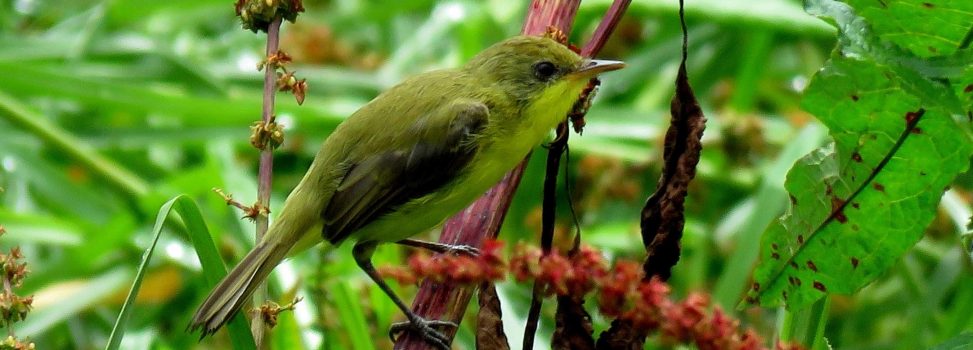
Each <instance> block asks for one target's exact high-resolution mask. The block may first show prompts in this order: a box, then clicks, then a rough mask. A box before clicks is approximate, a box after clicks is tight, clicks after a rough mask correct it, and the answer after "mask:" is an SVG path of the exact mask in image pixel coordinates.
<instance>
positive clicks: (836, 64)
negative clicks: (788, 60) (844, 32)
mask: <svg viewBox="0 0 973 350" xmlns="http://www.w3.org/2000/svg"><path fill="white" fill-rule="evenodd" d="M949 93H950V91H948V89H947V88H946V87H945V86H943V85H937V84H936V83H933V82H931V81H929V80H926V79H924V78H922V77H921V76H919V75H918V74H916V73H914V72H910V71H908V70H907V69H906V68H903V67H900V66H892V65H885V64H880V63H876V62H874V61H869V60H859V59H857V58H846V57H841V56H840V52H839V53H838V54H837V55H836V56H835V57H833V58H832V59H831V61H830V62H829V64H828V65H827V66H826V67H825V68H824V69H823V70H821V71H820V72H819V73H818V74H817V76H815V77H814V79H813V80H812V82H811V84H810V85H809V86H808V89H807V92H806V95H805V97H804V100H803V102H802V105H803V107H804V108H805V109H806V110H807V111H808V112H811V113H812V114H814V115H815V116H817V117H818V118H819V119H820V120H821V122H822V123H823V124H825V125H826V126H827V127H828V128H829V129H830V133H831V137H832V139H833V140H834V142H833V143H832V144H829V145H828V146H825V147H823V148H821V149H818V150H816V151H814V152H812V153H811V154H809V155H807V156H805V157H804V158H803V159H801V160H800V161H798V163H797V164H795V166H794V168H792V169H791V171H790V173H788V176H787V181H786V184H785V188H786V189H787V191H788V192H789V193H790V195H791V196H792V198H794V200H791V205H790V207H789V209H788V210H787V212H786V213H785V214H784V216H782V217H781V219H780V221H779V222H778V223H775V224H772V225H771V227H770V228H769V229H768V230H767V232H765V233H764V236H763V238H762V241H761V247H762V248H761V250H762V251H761V263H760V264H759V265H758V266H757V269H756V270H755V272H754V281H755V282H756V283H757V285H759V286H760V288H759V289H751V290H750V292H749V299H750V300H756V301H757V302H759V303H760V304H762V305H767V306H769V305H776V304H780V303H786V304H787V306H788V307H789V308H793V307H797V308H800V307H802V306H805V305H808V304H810V303H811V302H813V301H815V300H816V299H818V298H819V297H821V296H822V295H824V293H844V294H848V293H852V292H855V291H857V290H858V289H860V288H861V287H863V286H865V285H866V284H868V283H869V282H871V281H872V280H873V279H874V278H876V277H877V276H878V275H880V274H881V273H883V272H884V271H885V270H886V269H888V268H889V267H891V266H892V265H893V264H894V263H895V262H896V260H898V259H899V257H901V256H902V255H903V254H904V253H905V252H906V250H908V249H909V248H910V247H912V245H914V244H915V243H916V242H917V241H918V240H919V238H921V237H922V233H923V230H924V229H925V228H926V226H927V225H928V224H929V223H930V221H931V220H932V218H933V216H934V214H935V209H936V206H937V204H938V203H939V200H940V198H941V196H942V194H943V188H944V187H945V186H947V185H949V184H950V182H951V181H952V180H953V178H955V177H956V175H957V174H958V173H960V172H961V171H964V170H965V169H966V168H967V165H968V163H969V159H970V156H971V153H973V144H971V140H970V139H969V136H968V135H967V134H965V133H964V132H963V131H962V127H961V126H960V125H958V124H957V123H961V122H962V121H960V120H957V119H954V118H953V117H952V115H951V113H949V111H950V110H955V109H953V108H952V107H954V105H947V104H940V103H938V102H940V101H938V100H936V99H931V98H928V96H933V95H937V94H938V95H942V94H949ZM850 95H855V96H858V100H857V101H856V100H853V99H849V98H848V97H847V96H850ZM918 129H921V130H922V131H921V132H915V131H916V130H918ZM923 174H924V175H923ZM795 262H796V263H795ZM801 281H803V282H804V283H801Z"/></svg>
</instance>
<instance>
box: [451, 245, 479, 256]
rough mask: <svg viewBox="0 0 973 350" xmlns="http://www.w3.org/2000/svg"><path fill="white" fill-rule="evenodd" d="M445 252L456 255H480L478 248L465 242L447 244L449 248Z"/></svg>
mask: <svg viewBox="0 0 973 350" xmlns="http://www.w3.org/2000/svg"><path fill="white" fill-rule="evenodd" d="M447 252H448V253H452V254H457V255H459V254H466V255H469V256H473V257H476V256H480V249H479V248H477V247H474V246H471V245H465V244H460V245H451V246H449V250H448V251H447Z"/></svg>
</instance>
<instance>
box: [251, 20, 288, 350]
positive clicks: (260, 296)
mask: <svg viewBox="0 0 973 350" xmlns="http://www.w3.org/2000/svg"><path fill="white" fill-rule="evenodd" d="M280 24H281V18H280V17H275V18H274V20H273V21H271V22H270V26H269V27H268V28H267V52H266V56H265V57H267V58H270V57H273V56H274V55H276V54H277V51H278V47H279V44H280ZM276 92H277V69H276V64H273V63H270V64H267V65H265V66H264V96H263V97H264V98H263V110H262V111H261V115H260V119H261V120H262V121H263V123H264V125H269V124H270V122H271V121H272V120H273V118H274V97H275V96H276ZM273 152H274V149H273V147H271V146H270V145H269V144H268V145H266V146H265V147H264V149H262V150H260V166H259V167H260V169H259V173H258V175H257V204H258V205H259V206H261V207H262V208H267V209H268V212H269V208H270V184H271V180H272V179H273V175H274V173H273V172H274V153H273ZM255 221H256V224H257V242H260V240H261V239H263V237H264V234H265V233H267V227H268V226H269V223H270V220H269V218H268V217H267V214H264V213H261V214H259V215H257V217H256V220H255ZM266 299H267V284H266V282H264V283H261V284H260V287H258V288H257V290H256V291H255V292H254V293H253V303H254V307H256V308H257V309H259V308H260V305H262V304H263V302H264V300H266ZM250 331H251V332H252V333H253V338H254V341H255V342H256V343H257V346H258V347H261V344H263V338H264V322H263V320H262V319H261V318H260V317H253V318H251V319H250Z"/></svg>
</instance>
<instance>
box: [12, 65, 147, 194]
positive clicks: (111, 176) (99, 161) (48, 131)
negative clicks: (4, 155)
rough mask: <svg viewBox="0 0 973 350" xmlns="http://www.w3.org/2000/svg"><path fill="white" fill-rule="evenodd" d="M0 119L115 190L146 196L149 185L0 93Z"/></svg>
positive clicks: (13, 99) (42, 117) (14, 99)
mask: <svg viewBox="0 0 973 350" xmlns="http://www.w3.org/2000/svg"><path fill="white" fill-rule="evenodd" d="M55 85H56V84H55ZM0 115H2V116H6V117H7V119H8V120H10V121H11V122H13V123H14V124H15V125H19V126H20V127H22V128H24V129H27V130H28V131H30V132H31V133H34V134H35V135H37V136H38V137H40V138H41V139H43V140H44V142H45V143H48V144H50V145H52V146H53V147H54V148H56V149H58V150H60V151H62V152H64V153H66V154H68V155H70V156H71V157H72V158H74V159H77V160H78V161H79V162H81V164H83V165H84V166H85V167H87V168H89V169H91V171H93V172H95V173H98V174H99V175H101V176H103V177H104V178H105V179H107V180H108V181H109V182H111V183H112V184H113V185H115V186H117V187H118V188H119V189H121V190H123V191H125V192H127V193H130V194H132V195H135V196H142V195H145V194H146V193H148V192H149V185H148V183H146V182H145V180H142V179H141V178H140V177H138V176H136V175H135V174H133V173H132V172H130V171H128V169H125V168H122V167H121V166H119V165H118V164H117V163H115V162H114V161H112V160H111V159H109V158H107V157H104V156H102V155H101V154H99V153H98V152H96V151H95V150H94V149H91V148H90V147H88V146H87V144H85V143H84V142H82V141H81V140H78V139H77V138H75V137H74V136H72V135H71V134H69V133H68V132H67V131H65V130H64V129H62V128H60V127H59V126H57V125H54V123H51V122H49V121H48V120H47V118H44V116H42V115H40V113H37V112H35V111H33V110H32V109H31V108H29V107H27V106H26V105H24V104H21V103H20V102H18V100H17V99H16V98H14V97H13V96H10V95H8V94H6V93H5V92H3V91H0Z"/></svg>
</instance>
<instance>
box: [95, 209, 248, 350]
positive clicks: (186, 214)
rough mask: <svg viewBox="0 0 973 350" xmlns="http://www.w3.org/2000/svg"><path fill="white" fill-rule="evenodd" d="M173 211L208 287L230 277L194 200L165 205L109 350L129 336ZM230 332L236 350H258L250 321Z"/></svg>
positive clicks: (238, 320)
mask: <svg viewBox="0 0 973 350" xmlns="http://www.w3.org/2000/svg"><path fill="white" fill-rule="evenodd" d="M172 209H175V210H176V212H177V213H179V216H180V217H181V218H182V220H183V222H184V223H185V225H186V228H187V232H189V237H190V239H191V240H192V242H193V247H194V248H195V249H196V254H197V255H198V256H199V260H200V264H201V265H202V266H203V277H204V278H205V280H206V284H207V285H208V287H210V288H212V287H213V286H215V285H216V284H217V283H218V282H219V281H220V279H222V278H223V276H225V275H226V267H225V266H224V265H223V261H222V260H220V256H219V253H218V252H217V250H216V245H215V244H213V239H212V238H211V236H210V234H209V230H208V229H207V228H206V224H205V222H204V221H203V217H202V215H201V214H200V213H199V207H197V206H196V203H195V202H193V200H192V199H190V198H189V197H186V196H185V195H179V196H176V197H175V198H172V199H170V200H169V201H168V202H166V203H165V204H163V205H162V208H160V209H159V214H158V215H157V216H156V219H155V226H154V227H153V228H152V234H153V236H154V238H153V240H152V244H150V245H149V247H148V249H146V250H145V253H144V254H143V255H142V263H141V264H139V268H138V272H137V273H136V275H135V282H134V283H133V284H132V288H131V289H130V290H129V292H128V297H126V298H125V304H123V305H122V311H121V313H120V314H119V315H118V319H116V320H115V326H114V327H113V328H112V332H111V336H110V337H109V339H108V345H107V346H106V347H105V349H106V350H115V349H118V347H119V345H120V344H121V341H122V337H124V335H125V323H126V321H128V318H129V317H130V315H131V313H132V308H133V307H134V304H135V297H136V296H138V292H139V288H140V287H141V286H142V277H143V276H144V275H145V271H146V269H147V267H148V263H149V259H151V258H152V253H153V252H154V251H155V245H156V243H157V242H158V241H159V237H160V236H161V235H162V228H163V225H164V224H165V223H166V220H167V219H168V218H169V214H170V213H171V212H172ZM228 329H229V332H230V341H231V342H232V343H233V348H234V349H256V346H255V345H254V341H253V337H252V335H251V334H250V329H249V327H248V325H247V321H246V319H245V318H244V317H243V315H242V314H237V315H236V316H235V317H234V318H233V319H232V320H231V321H230V323H229V325H228Z"/></svg>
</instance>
